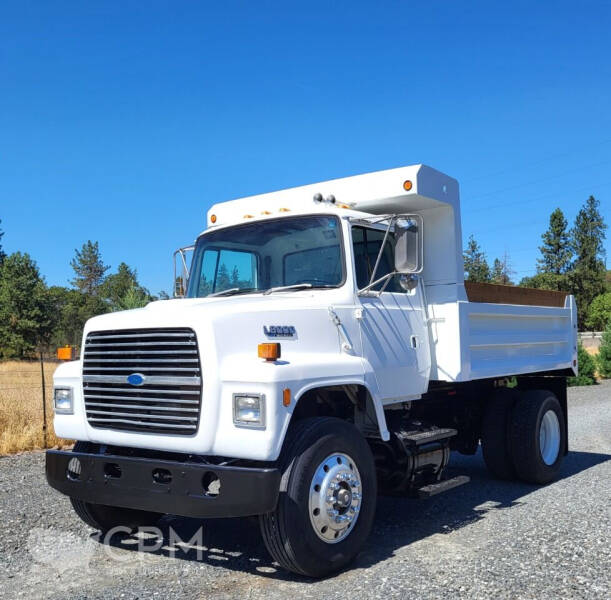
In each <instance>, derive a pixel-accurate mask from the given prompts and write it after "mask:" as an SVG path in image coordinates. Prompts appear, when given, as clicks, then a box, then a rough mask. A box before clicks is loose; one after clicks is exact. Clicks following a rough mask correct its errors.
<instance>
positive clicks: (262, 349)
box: [258, 342, 281, 362]
mask: <svg viewBox="0 0 611 600" xmlns="http://www.w3.org/2000/svg"><path fill="white" fill-rule="evenodd" d="M258 351H259V352H258V353H259V358H264V359H265V360H267V361H270V362H272V361H274V360H278V359H279V358H280V356H281V352H280V344H278V343H277V342H274V343H270V342H268V343H265V344H259V348H258Z"/></svg>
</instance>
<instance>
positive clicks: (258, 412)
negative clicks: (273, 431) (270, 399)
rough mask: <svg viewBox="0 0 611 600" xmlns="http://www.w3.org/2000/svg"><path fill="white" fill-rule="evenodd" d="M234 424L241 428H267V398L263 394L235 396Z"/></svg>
mask: <svg viewBox="0 0 611 600" xmlns="http://www.w3.org/2000/svg"><path fill="white" fill-rule="evenodd" d="M233 422H234V423H235V424H236V425H238V426H239V427H257V428H259V429H264V428H265V396H264V395H263V394H234V395H233Z"/></svg>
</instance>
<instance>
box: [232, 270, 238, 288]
mask: <svg viewBox="0 0 611 600" xmlns="http://www.w3.org/2000/svg"><path fill="white" fill-rule="evenodd" d="M239 285H240V273H239V271H238V267H237V266H236V265H234V266H233V269H232V270H231V286H232V287H239Z"/></svg>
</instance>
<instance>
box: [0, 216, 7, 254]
mask: <svg viewBox="0 0 611 600" xmlns="http://www.w3.org/2000/svg"><path fill="white" fill-rule="evenodd" d="M0 223H2V219H0ZM3 236H4V231H2V229H0V264H2V261H3V260H4V259H5V258H6V253H5V252H4V250H3V249H2V243H1V242H2V237H3Z"/></svg>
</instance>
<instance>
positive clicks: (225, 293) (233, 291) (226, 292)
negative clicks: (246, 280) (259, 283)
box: [206, 288, 257, 298]
mask: <svg viewBox="0 0 611 600" xmlns="http://www.w3.org/2000/svg"><path fill="white" fill-rule="evenodd" d="M256 289H257V288H229V289H228V290H222V291H221V292H214V294H208V295H207V296H206V298H212V297H213V296H234V295H235V294H239V293H240V292H253V291H256Z"/></svg>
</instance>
